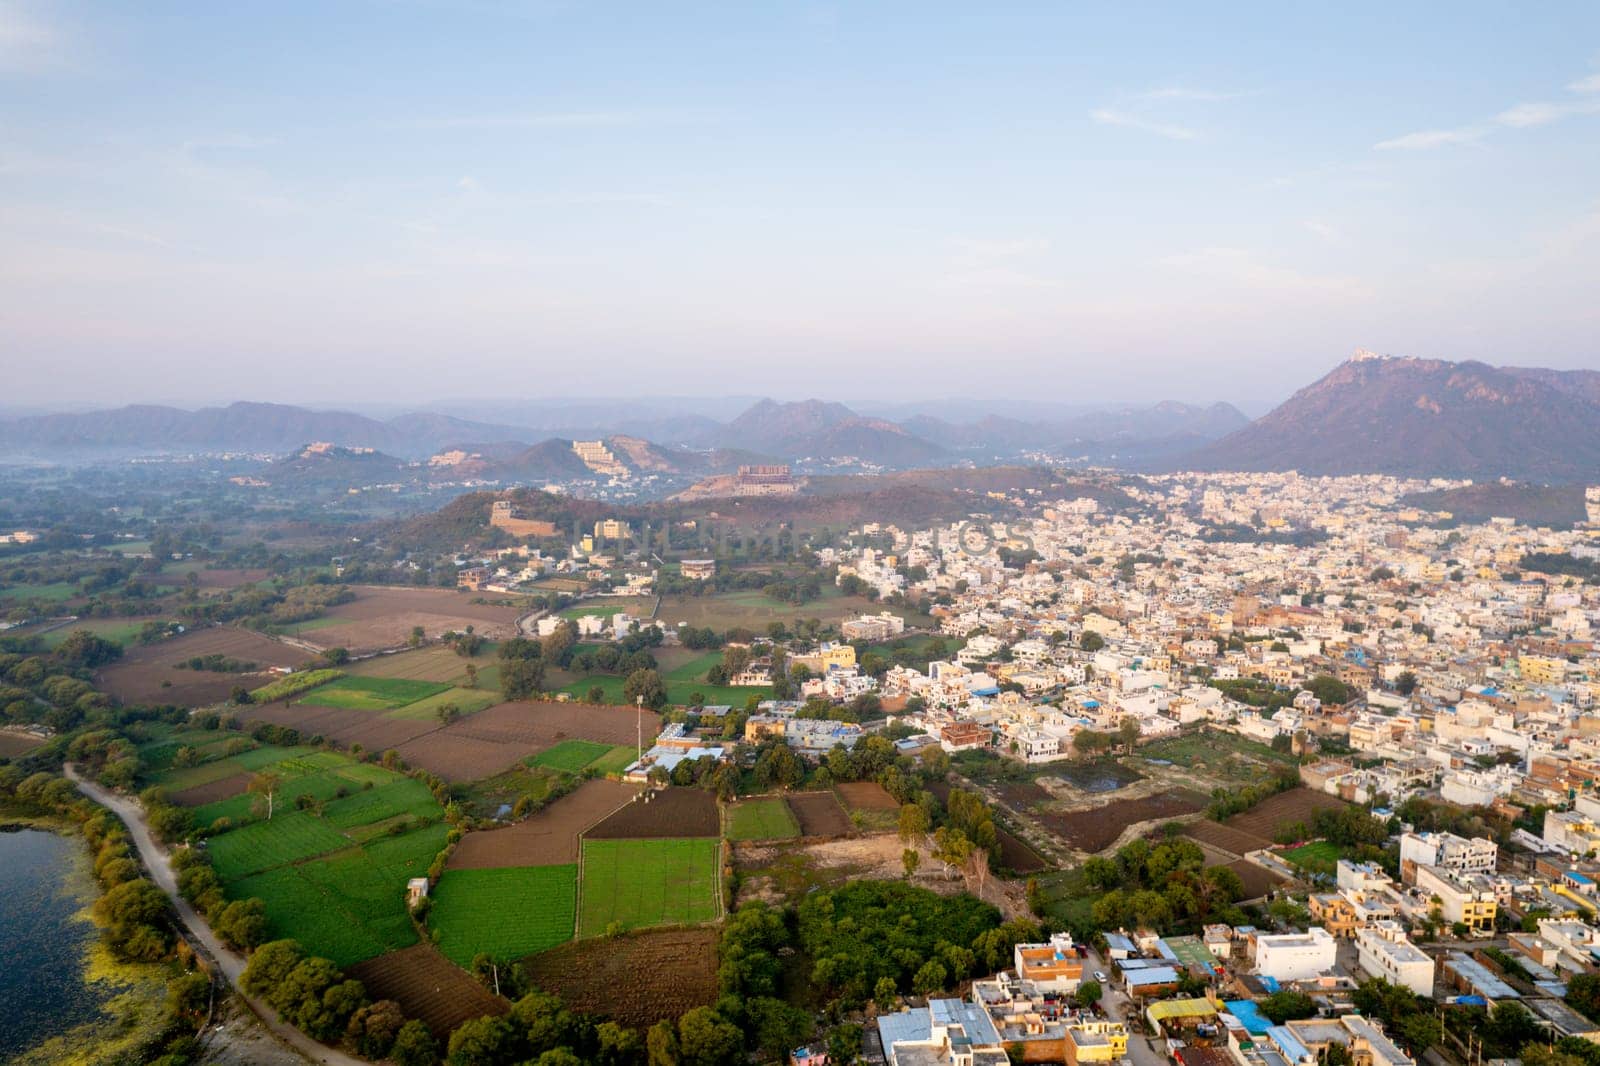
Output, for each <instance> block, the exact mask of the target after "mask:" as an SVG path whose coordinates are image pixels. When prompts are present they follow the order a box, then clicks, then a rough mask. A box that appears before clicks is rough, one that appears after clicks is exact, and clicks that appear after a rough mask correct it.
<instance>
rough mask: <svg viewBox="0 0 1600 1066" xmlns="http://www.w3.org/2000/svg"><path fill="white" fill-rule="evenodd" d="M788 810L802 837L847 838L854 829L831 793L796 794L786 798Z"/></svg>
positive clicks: (853, 825)
mask: <svg viewBox="0 0 1600 1066" xmlns="http://www.w3.org/2000/svg"><path fill="white" fill-rule="evenodd" d="M787 802H788V804H789V810H790V811H792V812H794V817H795V820H796V821H797V822H799V823H800V835H801V836H804V837H841V836H848V835H849V834H850V833H851V832H853V831H854V829H855V824H854V823H853V822H851V821H850V816H849V815H847V814H845V813H844V808H843V807H841V806H839V801H838V800H837V799H835V798H834V796H833V793H832V792H797V793H795V794H794V795H792V796H790V797H789V798H788V801H787Z"/></svg>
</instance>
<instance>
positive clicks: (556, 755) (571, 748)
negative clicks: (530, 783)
mask: <svg viewBox="0 0 1600 1066" xmlns="http://www.w3.org/2000/svg"><path fill="white" fill-rule="evenodd" d="M610 752H611V745H609V744H600V743H597V742H595V741H593V740H563V741H562V742H561V743H559V744H557V745H556V746H555V747H553V748H550V749H548V750H546V751H541V752H540V753H539V754H537V755H535V756H534V757H533V759H532V761H531V764H530V765H533V766H547V767H549V768H550V769H552V770H565V771H566V772H567V773H569V774H575V773H577V772H578V771H579V770H582V769H583V768H584V767H585V766H588V765H589V764H590V763H592V762H594V761H595V760H596V759H598V758H600V757H601V756H602V755H607V754H609V753H610Z"/></svg>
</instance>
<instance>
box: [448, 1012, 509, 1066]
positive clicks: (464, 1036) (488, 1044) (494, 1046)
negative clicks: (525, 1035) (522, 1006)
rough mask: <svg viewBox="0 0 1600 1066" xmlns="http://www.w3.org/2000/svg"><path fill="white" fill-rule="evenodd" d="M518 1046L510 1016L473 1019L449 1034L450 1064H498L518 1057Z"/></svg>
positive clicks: (458, 1065) (475, 1065) (467, 1065)
mask: <svg viewBox="0 0 1600 1066" xmlns="http://www.w3.org/2000/svg"><path fill="white" fill-rule="evenodd" d="M520 1045H521V1041H520V1039H519V1037H518V1033H517V1030H516V1027H515V1026H514V1025H512V1024H511V1020H510V1019H508V1018H497V1017H492V1016H490V1017H483V1018H473V1019H472V1020H471V1021H467V1022H463V1023H462V1024H461V1025H460V1026H459V1027H457V1029H456V1031H455V1032H453V1033H451V1034H450V1047H449V1062H450V1066H501V1064H502V1063H507V1062H513V1061H516V1060H517V1059H519V1058H520V1057H521V1054H520Z"/></svg>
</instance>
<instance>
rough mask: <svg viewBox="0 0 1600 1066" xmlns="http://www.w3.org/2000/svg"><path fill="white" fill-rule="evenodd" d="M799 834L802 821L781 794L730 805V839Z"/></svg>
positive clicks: (781, 836)
mask: <svg viewBox="0 0 1600 1066" xmlns="http://www.w3.org/2000/svg"><path fill="white" fill-rule="evenodd" d="M799 835H800V823H799V822H797V821H796V820H795V817H794V815H793V814H792V813H790V811H789V805H788V804H787V803H785V802H784V800H783V798H782V797H778V796H768V797H762V798H758V799H749V800H743V801H741V802H739V803H735V804H732V805H731V806H729V807H728V839H729V840H784V839H787V838H789V837H797V836H799Z"/></svg>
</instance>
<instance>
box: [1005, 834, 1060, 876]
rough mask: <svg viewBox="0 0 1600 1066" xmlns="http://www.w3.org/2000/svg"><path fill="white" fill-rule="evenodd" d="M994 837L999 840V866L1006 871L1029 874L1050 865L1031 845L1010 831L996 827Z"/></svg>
mask: <svg viewBox="0 0 1600 1066" xmlns="http://www.w3.org/2000/svg"><path fill="white" fill-rule="evenodd" d="M995 835H996V836H997V837H998V838H999V840H1000V865H1001V866H1003V867H1005V868H1006V869H1008V870H1014V871H1015V872H1017V873H1019V874H1031V873H1037V872H1039V871H1040V870H1043V869H1046V868H1048V867H1049V865H1050V864H1049V863H1048V862H1046V861H1045V859H1044V857H1043V856H1042V855H1040V854H1039V853H1038V852H1037V851H1035V850H1034V849H1033V847H1032V845H1030V844H1029V843H1028V842H1027V841H1026V840H1023V839H1022V838H1021V837H1019V836H1017V835H1016V834H1015V833H1013V832H1011V831H1010V830H1008V829H1001V828H1000V827H999V826H996V827H995Z"/></svg>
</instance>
